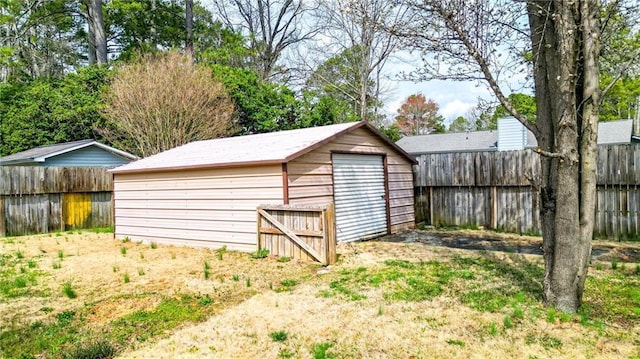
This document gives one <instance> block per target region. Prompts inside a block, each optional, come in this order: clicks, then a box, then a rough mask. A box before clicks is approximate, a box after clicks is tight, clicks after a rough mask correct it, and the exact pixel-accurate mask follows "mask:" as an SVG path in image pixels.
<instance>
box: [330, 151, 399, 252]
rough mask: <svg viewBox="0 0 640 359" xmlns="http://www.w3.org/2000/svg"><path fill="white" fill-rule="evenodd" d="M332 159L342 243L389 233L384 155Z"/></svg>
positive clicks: (337, 221)
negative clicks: (385, 196)
mask: <svg viewBox="0 0 640 359" xmlns="http://www.w3.org/2000/svg"><path fill="white" fill-rule="evenodd" d="M332 159H333V183H334V203H335V209H336V227H337V229H336V230H337V238H338V241H339V242H349V241H355V240H359V239H366V238H372V237H376V236H379V235H384V234H386V233H387V206H386V201H385V198H384V195H385V185H384V165H383V158H382V156H379V155H351V154H333V156H332Z"/></svg>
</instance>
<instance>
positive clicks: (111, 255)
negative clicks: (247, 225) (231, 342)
mask: <svg viewBox="0 0 640 359" xmlns="http://www.w3.org/2000/svg"><path fill="white" fill-rule="evenodd" d="M0 248H1V250H2V252H1V253H16V252H17V251H21V252H22V253H23V254H24V257H25V260H27V259H32V260H34V261H35V262H36V263H37V267H36V269H37V270H39V271H42V272H44V274H43V275H42V276H39V277H38V285H37V287H38V290H40V289H43V290H44V292H45V293H43V294H42V295H35V296H24V297H17V298H11V299H9V300H0V323H8V322H33V321H36V320H45V319H47V318H51V317H53V316H54V315H55V314H56V313H59V312H61V311H64V310H76V309H79V308H81V307H83V306H84V305H85V303H94V305H93V306H92V313H91V315H90V316H89V322H88V323H87V324H89V325H96V326H99V325H101V324H105V323H108V322H109V321H112V320H114V319H117V318H119V317H122V316H123V315H126V314H129V313H132V312H135V311H137V310H143V309H150V308H154V307H155V306H156V305H157V304H158V302H159V301H160V299H161V298H163V297H167V296H169V297H170V296H180V295H183V294H194V295H199V294H208V295H210V296H211V297H212V299H213V300H214V304H221V305H222V306H225V305H226V304H225V303H230V304H234V303H236V302H237V301H241V300H244V299H245V298H248V297H250V296H252V295H254V294H255V293H257V292H260V291H262V290H265V289H266V288H268V287H269V286H270V283H278V282H279V281H280V278H282V277H287V276H291V277H292V278H299V277H300V276H302V275H305V274H310V273H312V271H313V269H314V268H315V267H316V266H309V265H306V264H300V263H287V265H283V264H281V263H278V262H276V261H275V260H264V261H260V260H253V259H251V258H250V257H249V256H248V255H247V254H246V253H235V252H227V253H225V254H224V257H223V260H221V261H220V260H218V259H217V256H216V253H215V252H213V251H211V250H205V249H195V248H186V247H170V246H161V245H158V246H157V248H156V249H153V248H151V246H150V245H146V244H141V243H133V242H126V243H125V242H122V241H117V240H114V239H113V234H96V233H90V232H83V233H80V234H77V233H73V234H71V233H62V234H59V235H55V234H51V235H37V236H27V237H16V238H13V239H10V240H5V241H3V242H2V245H1V247H0ZM122 248H126V254H125V255H123V254H122ZM59 251H62V253H63V256H64V257H63V259H62V260H60V259H59ZM205 261H207V262H208V263H209V264H210V266H211V274H210V276H209V279H208V280H205V278H204V262H205ZM54 263H59V264H60V268H59V269H54V268H53V265H54ZM140 271H142V272H144V274H143V275H140V274H139V273H140ZM125 273H126V274H128V276H129V279H130V281H129V283H125V282H124V275H125ZM234 275H236V276H238V277H239V281H237V282H236V281H233V280H232V278H233V276H234ZM246 278H251V287H247V286H246ZM66 281H71V282H72V285H73V288H74V289H75V291H76V293H77V295H78V297H77V298H75V299H69V298H67V297H66V296H65V295H64V293H62V291H61V286H62V284H63V283H65V282H66ZM141 294H144V296H141ZM43 308H49V309H48V310H45V311H43V310H42V309H43Z"/></svg>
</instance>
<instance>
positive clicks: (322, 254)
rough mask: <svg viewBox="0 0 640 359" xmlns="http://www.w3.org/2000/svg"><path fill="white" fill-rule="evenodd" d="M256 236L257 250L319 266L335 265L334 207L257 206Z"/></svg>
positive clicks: (330, 205) (329, 205) (331, 205)
mask: <svg viewBox="0 0 640 359" xmlns="http://www.w3.org/2000/svg"><path fill="white" fill-rule="evenodd" d="M257 233H258V247H259V248H261V249H262V248H266V249H268V250H269V253H271V254H275V255H278V256H286V257H291V258H295V259H300V260H312V261H318V262H320V263H322V264H333V263H335V262H336V259H337V257H336V233H335V212H334V209H333V204H327V205H323V206H292V205H275V206H260V207H258V230H257Z"/></svg>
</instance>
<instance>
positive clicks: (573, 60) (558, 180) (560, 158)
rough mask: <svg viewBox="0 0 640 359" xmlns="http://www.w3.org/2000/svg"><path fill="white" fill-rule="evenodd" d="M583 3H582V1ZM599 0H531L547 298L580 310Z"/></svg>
mask: <svg viewBox="0 0 640 359" xmlns="http://www.w3.org/2000/svg"><path fill="white" fill-rule="evenodd" d="M578 3H579V4H578ZM599 5H600V4H599V1H597V0H584V1H580V2H566V1H564V0H553V1H547V0H535V1H532V0H530V1H529V2H528V13H529V23H530V27H531V40H532V45H533V47H532V48H533V50H534V51H533V55H534V59H533V61H534V81H535V90H536V102H537V119H536V127H537V129H538V131H539V134H540V136H539V138H538V145H539V149H540V150H541V152H542V153H543V157H542V160H541V164H542V179H541V184H540V196H541V202H542V205H541V210H540V215H541V220H542V234H543V238H544V239H543V250H544V259H545V276H544V282H543V297H544V301H545V303H546V304H547V305H549V306H553V307H555V308H557V309H560V310H562V311H565V312H575V311H576V310H577V309H578V308H579V307H580V304H581V300H582V293H583V291H584V283H585V279H586V275H587V269H588V264H589V258H590V255H591V238H592V235H593V222H594V211H595V182H596V178H595V162H596V152H597V151H596V132H597V122H598V103H599V88H598V64H597V56H598V52H599V20H598V19H599V13H598V11H599V8H600V7H599Z"/></svg>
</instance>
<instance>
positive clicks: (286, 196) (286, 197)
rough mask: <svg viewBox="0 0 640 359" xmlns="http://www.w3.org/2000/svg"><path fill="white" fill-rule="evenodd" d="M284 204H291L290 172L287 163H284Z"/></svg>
mask: <svg viewBox="0 0 640 359" xmlns="http://www.w3.org/2000/svg"><path fill="white" fill-rule="evenodd" d="M282 202H283V203H284V204H289V172H288V170H287V163H286V162H283V163H282Z"/></svg>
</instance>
